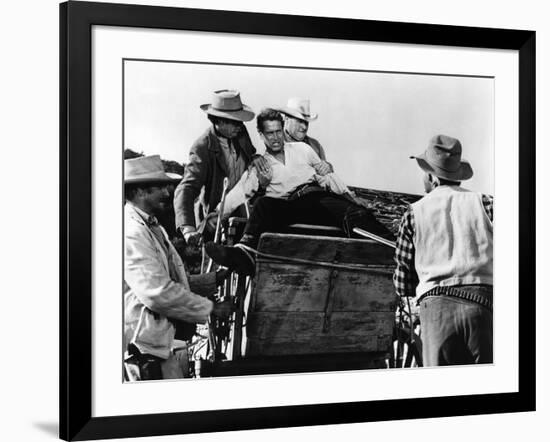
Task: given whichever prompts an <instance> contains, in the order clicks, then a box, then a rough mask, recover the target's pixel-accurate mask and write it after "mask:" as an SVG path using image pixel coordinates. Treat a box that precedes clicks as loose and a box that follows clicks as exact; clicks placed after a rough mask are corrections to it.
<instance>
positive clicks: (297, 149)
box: [206, 109, 393, 275]
mask: <svg viewBox="0 0 550 442" xmlns="http://www.w3.org/2000/svg"><path fill="white" fill-rule="evenodd" d="M257 129H258V132H259V133H260V136H261V138H262V140H263V142H264V144H265V147H266V153H265V155H264V157H265V159H266V160H267V162H268V163H269V166H270V170H269V172H268V175H269V176H263V177H262V180H263V181H267V182H268V183H269V184H267V186H266V189H265V196H262V197H260V198H258V199H257V200H256V202H255V203H254V206H253V209H252V213H251V216H250V218H249V220H248V222H247V223H246V226H245V230H244V234H243V237H242V238H241V241H240V242H239V243H238V244H236V245H235V246H234V247H228V246H222V245H218V244H214V243H212V242H210V243H208V244H206V252H207V253H208V255H209V256H210V257H211V258H212V259H213V260H214V261H215V262H217V263H218V264H221V265H223V266H225V267H228V268H230V269H234V270H236V271H237V272H239V273H241V274H246V275H251V274H253V273H254V264H255V260H254V257H253V253H254V249H256V247H257V245H258V240H259V237H260V235H261V234H262V233H263V232H267V231H271V232H277V231H281V230H282V229H284V228H285V227H287V226H288V225H290V224H294V223H308V224H326V225H331V226H336V227H340V228H342V229H343V230H344V231H345V233H346V234H347V235H348V236H351V234H352V231H353V228H354V227H362V228H363V229H365V230H368V231H370V232H371V233H374V234H377V235H380V236H385V237H392V238H393V236H392V234H391V232H389V230H387V229H386V227H384V226H383V225H382V224H381V223H380V222H379V221H378V220H377V219H376V218H375V217H374V215H372V213H371V212H370V211H369V210H368V209H367V208H365V207H363V206H362V205H360V204H359V203H357V202H356V200H355V199H354V198H353V197H352V195H351V193H350V191H349V190H348V188H347V187H346V185H345V184H344V183H343V182H342V181H341V180H340V178H338V177H337V176H336V175H335V174H334V173H331V172H330V166H329V165H328V164H327V163H326V161H322V160H321V159H320V158H319V156H318V155H317V154H316V153H315V152H314V151H313V149H311V147H310V146H308V145H307V144H305V143H302V142H294V143H292V142H285V140H284V135H283V119H282V116H281V115H280V113H279V112H277V111H275V110H273V109H265V110H264V111H262V112H261V113H260V114H259V115H258V117H257ZM259 175H261V173H258V171H257V170H256V169H255V168H251V169H250V170H249V171H248V172H247V173H246V174H245V175H243V177H242V178H241V180H240V181H239V183H238V185H237V186H235V188H234V189H233V190H232V191H231V192H230V193H229V194H228V196H227V198H226V201H225V204H226V207H228V208H229V210H228V212H230V211H231V208H232V207H235V206H236V205H239V204H242V202H243V201H245V200H246V199H247V198H250V197H251V196H252V195H254V194H255V193H256V192H257V190H258V189H259V181H260V176H259Z"/></svg>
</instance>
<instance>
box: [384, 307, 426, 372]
mask: <svg viewBox="0 0 550 442" xmlns="http://www.w3.org/2000/svg"><path fill="white" fill-rule="evenodd" d="M407 304H408V306H407V307H406V306H405V305H404V304H403V302H402V301H400V303H399V306H398V310H397V315H396V321H395V325H394V329H393V339H392V349H391V352H390V358H389V363H388V365H389V367H390V368H409V367H422V344H421V341H420V336H419V334H418V327H419V325H418V324H417V323H416V322H415V321H414V319H413V316H412V315H411V313H410V312H411V309H410V304H409V303H408V302H407ZM411 323H412V328H411Z"/></svg>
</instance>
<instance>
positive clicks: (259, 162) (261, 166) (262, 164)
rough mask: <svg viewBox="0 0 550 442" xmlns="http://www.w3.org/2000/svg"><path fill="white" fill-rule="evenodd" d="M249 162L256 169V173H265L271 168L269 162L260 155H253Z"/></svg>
mask: <svg viewBox="0 0 550 442" xmlns="http://www.w3.org/2000/svg"><path fill="white" fill-rule="evenodd" d="M251 164H252V166H253V167H254V168H255V169H256V170H257V171H258V173H264V174H265V173H267V172H269V171H270V170H271V167H270V165H269V163H268V162H267V160H266V159H265V158H264V157H263V156H262V155H254V156H253V157H252V161H251Z"/></svg>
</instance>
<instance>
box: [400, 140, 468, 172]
mask: <svg viewBox="0 0 550 442" xmlns="http://www.w3.org/2000/svg"><path fill="white" fill-rule="evenodd" d="M410 158H414V159H415V160H416V161H417V163H418V165H419V166H420V168H421V169H422V170H423V171H424V172H427V173H431V174H432V175H435V176H437V177H439V178H443V179H446V180H449V181H465V180H468V179H470V178H472V176H473V175H474V171H473V170H472V166H470V163H469V162H468V161H466V160H463V159H462V145H461V144H460V141H458V140H457V139H456V138H453V137H449V136H447V135H436V136H434V137H432V139H431V140H430V144H429V145H428V147H427V148H426V150H425V151H424V152H423V153H422V154H420V155H418V156H411V157H410Z"/></svg>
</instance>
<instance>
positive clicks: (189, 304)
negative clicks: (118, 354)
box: [124, 155, 231, 381]
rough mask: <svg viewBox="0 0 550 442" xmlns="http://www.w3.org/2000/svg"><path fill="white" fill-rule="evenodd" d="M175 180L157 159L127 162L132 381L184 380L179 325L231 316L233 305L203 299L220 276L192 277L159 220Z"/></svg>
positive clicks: (128, 363) (127, 329)
mask: <svg viewBox="0 0 550 442" xmlns="http://www.w3.org/2000/svg"><path fill="white" fill-rule="evenodd" d="M171 180H172V179H171V178H170V177H169V176H168V175H166V173H165V172H164V168H163V166H162V162H161V159H160V157H159V156H158V155H152V156H145V157H139V158H133V159H128V160H125V161H124V193H125V200H126V204H125V205H124V337H125V347H126V354H125V369H126V375H127V378H128V380H132V381H138V380H156V379H173V378H180V377H186V376H187V374H188V373H187V372H186V367H187V348H186V344H185V342H177V341H176V340H175V333H176V328H175V323H176V321H183V322H185V323H190V324H195V323H204V322H206V321H207V319H208V317H209V315H210V314H211V313H213V314H215V315H217V316H227V315H229V313H230V312H231V306H230V305H229V304H227V303H218V304H215V303H213V302H212V301H210V300H209V299H207V298H206V297H204V296H200V295H203V294H204V295H208V294H211V293H214V292H216V290H217V286H218V285H219V284H220V283H221V282H220V281H219V278H218V275H217V274H216V273H213V272H212V273H211V274H206V277H205V278H202V283H198V282H197V281H193V280H190V279H188V277H187V275H186V272H185V268H184V266H183V262H182V260H181V258H180V257H179V255H178V253H177V252H176V249H175V248H174V246H173V245H172V244H171V243H170V241H169V239H168V235H167V233H166V231H165V230H164V228H163V227H162V226H161V225H160V224H159V222H158V220H157V218H156V216H155V215H156V214H158V213H159V212H160V211H161V210H163V209H164V208H165V207H166V205H167V204H168V202H169V197H170V194H169V192H168V189H167V186H168V185H169V184H170V183H171ZM222 277H223V275H222ZM208 280H210V282H208Z"/></svg>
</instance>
